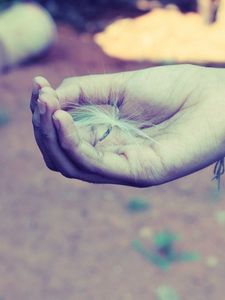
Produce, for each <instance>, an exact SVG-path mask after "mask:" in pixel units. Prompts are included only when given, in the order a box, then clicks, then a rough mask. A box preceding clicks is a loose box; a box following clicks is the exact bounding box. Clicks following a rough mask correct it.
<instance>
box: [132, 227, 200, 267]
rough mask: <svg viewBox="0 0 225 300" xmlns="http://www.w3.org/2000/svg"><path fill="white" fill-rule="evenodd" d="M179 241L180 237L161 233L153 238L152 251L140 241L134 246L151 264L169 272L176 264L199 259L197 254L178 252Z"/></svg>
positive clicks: (134, 243)
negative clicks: (172, 265) (177, 244)
mask: <svg viewBox="0 0 225 300" xmlns="http://www.w3.org/2000/svg"><path fill="white" fill-rule="evenodd" d="M177 240H178V237H177V236H176V235H175V234H173V233H171V232H169V231H161V232H159V233H157V234H155V235H154V236H153V248H152V249H149V248H147V247H145V246H144V245H143V244H142V242H141V241H139V240H134V241H133V243H132V245H133V248H134V249H135V250H136V251H138V252H139V253H141V254H142V255H143V256H144V258H145V259H147V260H148V261H149V262H151V263H152V264H154V265H156V266H157V267H159V268H161V269H162V270H164V271H167V270H168V269H169V267H170V266H171V264H172V263H174V262H180V261H196V260H198V259H199V255H198V254H197V253H194V252H183V251H179V250H177V249H176V241H177Z"/></svg>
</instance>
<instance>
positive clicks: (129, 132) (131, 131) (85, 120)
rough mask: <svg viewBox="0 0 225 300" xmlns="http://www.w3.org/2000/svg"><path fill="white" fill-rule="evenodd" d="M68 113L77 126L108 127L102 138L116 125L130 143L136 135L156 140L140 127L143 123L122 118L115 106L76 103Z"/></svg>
mask: <svg viewBox="0 0 225 300" xmlns="http://www.w3.org/2000/svg"><path fill="white" fill-rule="evenodd" d="M69 113H70V114H71V116H72V117H73V119H74V121H75V123H76V126H78V127H79V126H82V127H93V126H102V125H104V126H106V127H107V128H108V129H107V131H106V132H105V134H104V135H103V138H102V140H103V139H104V138H106V137H107V135H108V134H110V131H111V129H112V128H113V127H117V128H119V129H120V130H121V133H122V134H124V135H125V136H126V137H127V138H129V139H132V141H131V143H132V142H133V138H136V137H140V138H143V139H145V140H149V141H151V142H152V141H154V142H156V141H155V140H154V139H153V138H151V137H150V136H149V135H148V134H146V133H145V132H144V131H143V130H141V129H140V128H142V125H143V124H142V123H141V122H139V121H135V120H129V119H125V118H122V117H121V116H120V112H119V109H118V108H117V106H109V105H108V106H105V107H104V106H100V105H82V106H79V105H78V106H76V107H75V108H74V109H73V110H71V111H69ZM151 126H153V125H151Z"/></svg>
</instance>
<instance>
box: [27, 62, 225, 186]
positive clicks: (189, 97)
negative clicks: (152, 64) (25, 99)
mask: <svg viewBox="0 0 225 300" xmlns="http://www.w3.org/2000/svg"><path fill="white" fill-rule="evenodd" d="M224 83H225V73H224V71H223V70H221V69H212V68H204V67H197V66H191V65H177V66H165V67H157V68H150V69H145V70H141V71H134V72H124V73H119V74H109V75H94V76H83V77H74V78H69V79H66V80H64V81H63V83H62V84H61V85H60V86H59V87H58V88H57V89H56V90H54V89H53V88H52V87H51V86H50V84H49V83H48V81H47V80H46V79H44V78H42V77H37V78H36V79H35V80H34V87H33V94H32V98H31V110H32V113H33V125H34V134H35V138H36V141H37V144H38V146H39V148H40V150H41V152H42V154H43V157H44V160H45V162H46V165H47V166H48V167H49V168H50V169H51V170H55V171H58V172H61V173H62V174H63V175H64V176H66V177H68V178H76V179H80V180H84V181H88V182H94V183H113V184H123V185H131V186H137V187H146V186H152V185H157V184H161V183H164V182H168V181H171V180H174V179H176V178H179V177H182V176H185V175H187V174H190V173H192V172H195V171H197V170H199V169H201V168H204V167H206V166H208V165H209V164H211V163H213V162H214V161H216V160H218V159H220V158H221V157H223V156H224V155H225V144H224V143H225V88H224V86H225V84H224ZM112 101H116V105H117V106H118V108H119V112H120V116H121V117H123V118H128V117H129V118H132V119H134V120H136V121H138V122H140V123H142V124H143V123H144V124H146V125H145V126H143V127H142V131H143V133H145V134H147V135H149V136H150V137H151V140H148V139H145V138H143V137H140V136H136V137H134V138H133V140H132V143H131V142H130V140H129V139H126V138H125V137H124V135H123V134H122V133H121V131H120V130H118V128H113V130H112V131H111V132H110V134H109V135H108V136H107V137H106V138H105V139H103V140H101V139H100V137H101V136H102V134H103V135H104V132H105V128H102V126H97V128H95V131H94V134H93V130H92V128H85V127H83V128H81V127H79V126H78V124H76V122H74V121H73V119H72V117H71V115H70V114H69V113H68V112H67V110H68V108H69V107H70V106H71V107H73V106H74V104H76V103H79V104H80V105H87V104H91V105H98V106H99V105H101V106H103V107H106V108H108V107H109V105H110V104H112V103H111V102H112ZM151 124H154V126H152V125H151ZM93 135H94V138H93ZM96 136H97V138H96Z"/></svg>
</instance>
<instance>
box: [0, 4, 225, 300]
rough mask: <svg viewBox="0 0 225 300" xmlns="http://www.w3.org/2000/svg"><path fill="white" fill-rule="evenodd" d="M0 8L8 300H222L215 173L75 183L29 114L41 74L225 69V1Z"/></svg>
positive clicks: (1, 270)
mask: <svg viewBox="0 0 225 300" xmlns="http://www.w3.org/2000/svg"><path fill="white" fill-rule="evenodd" d="M0 9H1V15H0V70H1V74H0V95H1V98H0V153H1V155H0V300H15V299H16V300H30V299H32V300H43V299H45V300H62V299H66V300H90V299H91V300H139V299H141V300H149V299H154V300H190V299H194V300H206V299H210V300H211V299H213V300H214V299H215V300H224V294H225V286H224V278H225V251H224V248H225V236H224V229H225V202H224V200H225V199H224V198H225V196H224V195H225V194H224V184H223V182H222V183H221V189H220V191H218V190H217V185H216V183H215V182H214V181H212V180H211V179H212V177H213V166H210V167H209V168H207V169H205V170H202V171H200V172H197V173H195V174H193V175H191V176H188V177H185V178H183V179H180V180H177V181H174V182H171V183H168V184H164V185H162V186H158V187H153V188H145V189H136V188H128V187H120V186H112V185H93V184H88V183H84V182H81V181H77V180H70V179H66V178H63V177H62V176H61V175H60V174H56V173H54V172H51V171H49V170H48V169H47V168H46V167H45V165H44V162H43V160H42V157H41V155H40V153H39V151H38V149H37V147H36V144H35V142H34V137H33V132H32V126H31V115H30V112H29V100H30V99H29V98H30V94H31V85H32V78H33V77H35V76H37V75H43V76H45V77H46V78H48V79H49V81H50V82H51V83H52V84H53V85H54V86H55V87H56V86H57V85H59V83H60V82H61V81H62V80H63V79H64V78H65V77H69V76H75V75H84V74H93V73H103V72H106V73H108V72H119V71H125V70H136V69H141V68H144V67H152V66H156V65H163V64H171V63H173V64H174V63H185V62H189V63H195V64H199V65H207V66H217V67H223V66H224V65H225V17H224V16H225V14H224V1H222V0H221V1H212V0H208V1H207V0H201V1H194V0H193V1H188V0H171V1H169V0H161V1H153V0H152V1H147V0H146V1H145V0H95V1H94V0H93V1H91V0H83V1H72V0H71V1H62V0H43V1H37V2H28V1H23V2H22V1H3V0H2V1H0ZM131 45H133V46H132V47H131ZM135 45H138V47H135ZM137 48H138V49H137ZM222 181H223V178H222Z"/></svg>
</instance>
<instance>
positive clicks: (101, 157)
mask: <svg viewBox="0 0 225 300" xmlns="http://www.w3.org/2000/svg"><path fill="white" fill-rule="evenodd" d="M54 123H55V125H56V127H57V131H58V136H59V142H60V144H61V147H62V148H63V149H64V150H65V151H66V153H68V155H69V157H70V158H71V159H72V160H73V161H74V163H75V164H76V165H79V166H80V167H82V168H84V170H86V171H89V172H93V173H95V174H98V175H101V176H106V177H108V178H113V179H119V180H130V179H131V178H130V177H131V174H130V170H129V163H128V161H127V159H126V157H125V156H124V155H118V154H116V153H113V152H100V151H97V150H96V149H95V147H93V146H92V145H91V144H90V143H87V142H86V141H84V140H83V139H80V138H79V136H78V133H77V130H76V128H75V126H74V122H73V119H72V117H71V116H70V115H69V114H68V113H66V112H64V111H61V110H60V111H57V112H56V113H55V114H54Z"/></svg>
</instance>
